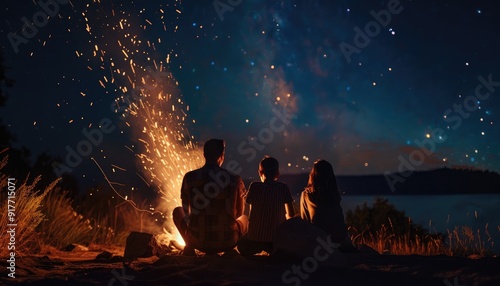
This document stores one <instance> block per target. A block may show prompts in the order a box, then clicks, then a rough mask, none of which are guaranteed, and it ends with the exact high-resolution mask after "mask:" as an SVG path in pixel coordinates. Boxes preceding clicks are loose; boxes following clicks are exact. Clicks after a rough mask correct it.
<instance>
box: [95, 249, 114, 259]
mask: <svg viewBox="0 0 500 286" xmlns="http://www.w3.org/2000/svg"><path fill="white" fill-rule="evenodd" d="M111 257H113V254H112V253H111V252H109V251H103V252H101V253H99V254H98V255H97V256H96V257H95V260H110V259H111Z"/></svg>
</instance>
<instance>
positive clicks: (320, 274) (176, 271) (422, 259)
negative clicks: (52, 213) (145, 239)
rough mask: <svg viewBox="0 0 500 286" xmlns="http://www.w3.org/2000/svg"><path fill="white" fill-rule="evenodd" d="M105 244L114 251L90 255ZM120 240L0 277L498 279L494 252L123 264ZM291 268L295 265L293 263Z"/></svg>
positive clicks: (122, 282)
mask: <svg viewBox="0 0 500 286" xmlns="http://www.w3.org/2000/svg"><path fill="white" fill-rule="evenodd" d="M102 250H107V251H109V252H111V253H112V254H113V255H114V257H112V258H111V259H100V260H96V259H95V258H96V256H97V255H98V254H99V253H101V252H102ZM122 255H123V248H119V247H115V248H113V247H108V248H102V249H95V250H89V251H76V252H62V251H56V250H53V251H49V252H47V253H46V254H45V255H34V256H28V257H26V256H25V257H19V258H18V259H17V261H16V275H15V276H16V278H14V279H13V278H10V277H8V276H7V273H8V272H6V271H5V269H6V267H7V263H6V261H5V259H2V262H1V263H0V264H1V265H2V271H0V272H1V273H2V274H1V277H0V284H1V285H115V286H128V285H398V286H400V285H440V286H472V285H492V286H493V285H495V286H498V285H500V258H482V259H469V258H460V257H448V256H430V257H426V256H416V255H411V256H395V255H377V254H347V253H334V254H332V255H331V256H330V257H329V258H328V259H327V260H325V261H322V262H313V261H312V259H307V258H306V259H292V260H290V259H275V258H273V257H269V256H256V257H254V258H251V259H248V258H244V257H242V256H240V255H238V254H232V255H226V256H219V255H211V256H203V257H186V256H181V255H179V254H178V253H173V254H171V255H167V256H163V257H161V258H158V257H156V256H153V257H150V258H140V259H137V260H135V261H134V262H132V263H130V265H128V266H126V265H124V263H123V260H122ZM297 269H298V270H297Z"/></svg>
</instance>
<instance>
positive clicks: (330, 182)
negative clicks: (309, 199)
mask: <svg viewBox="0 0 500 286" xmlns="http://www.w3.org/2000/svg"><path fill="white" fill-rule="evenodd" d="M306 190H308V191H309V192H312V193H315V194H317V195H319V196H320V197H322V198H324V199H326V200H330V199H332V200H335V201H337V202H339V201H340V194H339V191H338V187H337V179H336V178H335V173H334V172H333V166H332V164H330V163H329V162H328V161H325V160H318V161H316V162H314V165H313V168H312V170H311V173H310V174H309V181H308V182H307V187H306Z"/></svg>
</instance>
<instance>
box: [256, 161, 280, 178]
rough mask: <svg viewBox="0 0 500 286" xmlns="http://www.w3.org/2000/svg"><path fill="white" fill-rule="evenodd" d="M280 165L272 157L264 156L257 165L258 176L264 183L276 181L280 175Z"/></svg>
mask: <svg viewBox="0 0 500 286" xmlns="http://www.w3.org/2000/svg"><path fill="white" fill-rule="evenodd" d="M279 169H280V164H279V162H278V160H276V159H275V158H273V157H270V156H265V157H264V159H262V161H260V164H259V175H260V179H261V180H262V181H264V180H265V179H268V180H276V179H278V177H279V175H280V171H279Z"/></svg>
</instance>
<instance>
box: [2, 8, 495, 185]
mask: <svg viewBox="0 0 500 286" xmlns="http://www.w3.org/2000/svg"><path fill="white" fill-rule="evenodd" d="M60 2H62V3H64V2H65V1H63V0H60ZM493 2H494V1H489V0H488V1H486V0H485V1H470V0H469V1H464V0H458V1H438V0H434V1H424V0H422V1H416V0H414V1H409V0H401V1H400V2H398V1H345V0H344V1H326V0H324V1H309V0H303V1H298V0H297V1H263V0H242V1H224V0H221V1H212V0H210V1H168V0H162V1H116V0H113V1H111V0H110V1H106V0H101V1H90V0H86V1H69V3H67V4H58V7H57V10H58V11H57V12H58V14H57V15H55V16H54V17H51V18H50V19H49V20H48V21H47V23H46V24H45V25H42V27H40V28H39V29H38V31H37V32H36V34H35V35H32V36H33V37H32V38H30V39H28V38H26V41H25V42H17V46H16V48H17V49H18V52H17V53H16V51H15V49H14V47H13V45H12V44H11V41H12V37H13V36H12V35H13V34H9V33H17V35H18V36H19V37H20V36H22V32H23V31H22V26H23V24H24V23H23V22H22V20H21V17H23V16H25V17H27V18H28V19H30V20H32V19H33V15H34V14H35V13H36V12H37V11H41V10H42V8H41V7H40V6H38V5H36V3H35V1H24V0H23V1H14V0H7V1H3V2H2V3H3V5H2V6H3V7H2V9H1V11H0V13H1V15H0V19H1V20H0V23H1V24H0V34H1V46H2V49H3V52H4V57H5V64H6V65H7V66H8V67H9V69H8V70H7V75H8V76H9V77H10V78H13V79H14V80H15V81H16V83H15V85H14V87H13V88H10V89H7V92H8V94H9V99H8V102H7V104H6V106H5V107H3V108H1V109H0V111H1V119H2V122H3V123H4V124H7V125H8V127H9V130H10V131H11V132H13V133H15V134H16V135H17V137H18V141H17V143H16V146H21V145H23V146H26V147H27V148H29V149H30V150H32V152H33V154H34V155H36V154H39V153H40V152H42V151H47V152H48V153H49V154H52V155H54V156H59V157H61V158H63V159H62V161H61V162H60V163H64V157H65V156H66V155H67V153H68V152H67V149H65V148H66V146H70V147H72V148H76V147H77V146H78V144H79V142H80V141H81V140H84V139H86V137H85V136H84V134H82V130H83V129H84V128H86V129H87V130H93V129H96V128H98V126H99V124H100V122H101V124H102V120H103V119H106V120H105V122H104V125H105V126H104V127H105V129H106V126H107V130H108V131H109V133H106V134H104V135H103V138H102V142H101V143H99V144H97V145H98V146H93V147H92V151H91V152H90V155H87V156H82V157H83V158H82V163H81V164H78V166H76V167H74V168H72V172H73V174H75V175H77V177H78V178H79V179H81V180H83V181H85V180H87V181H91V182H94V181H98V180H100V179H102V175H101V173H100V171H99V169H98V167H97V165H96V163H95V162H94V161H92V160H91V159H90V158H91V157H92V158H94V159H95V161H96V162H98V163H99V164H100V166H101V167H102V168H103V170H104V172H105V173H108V174H111V173H113V170H114V171H115V172H117V173H119V174H121V175H118V177H116V178H114V179H115V180H117V181H120V182H124V181H126V177H138V176H139V175H140V176H144V175H142V173H141V164H140V163H138V164H137V160H136V159H137V156H136V155H137V154H139V153H140V152H142V151H141V150H140V149H141V142H140V140H139V138H140V136H139V135H137V134H140V130H142V129H143V128H144V126H142V125H141V123H140V121H138V120H133V118H134V112H131V113H129V111H127V110H124V109H123V108H122V109H120V108H118V109H120V110H118V112H117V110H116V109H117V108H115V110H114V111H113V108H111V107H112V106H115V107H116V106H123V102H125V101H126V102H135V103H137V99H138V98H140V97H141V96H140V95H137V96H132V94H134V91H137V90H140V88H138V87H137V86H141V84H142V86H145V85H148V83H149V84H150V86H154V88H155V90H154V92H156V93H158V92H160V91H163V93H162V94H164V95H165V94H167V95H168V96H167V97H165V98H163V99H162V100H161V102H160V103H157V104H156V105H155V106H156V107H157V109H156V110H159V109H161V110H162V112H163V113H162V114H163V117H162V118H164V121H168V122H163V121H161V120H160V122H159V123H160V125H162V126H167V127H168V128H167V129H168V130H169V131H167V132H170V131H172V132H173V133H169V134H173V135H172V136H174V137H176V136H177V137H179V136H180V134H182V135H183V136H184V137H183V138H182V140H181V141H179V142H184V143H183V144H185V143H186V142H189V141H191V142H193V143H194V144H199V145H201V144H203V142H204V141H206V140H208V139H210V138H212V137H215V138H222V139H225V140H226V143H227V150H226V162H232V164H233V166H232V169H237V170H238V173H239V174H240V175H241V176H242V177H249V176H255V175H256V173H257V164H258V162H259V160H260V159H261V158H262V157H263V156H264V155H266V154H268V155H272V156H274V157H276V158H277V159H278V160H279V161H280V163H281V172H282V173H291V172H304V171H309V170H310V167H311V166H312V164H313V162H314V161H315V160H316V159H319V158H323V159H326V160H328V161H330V162H332V163H333V165H334V169H335V171H336V173H337V174H355V175H360V174H381V173H384V172H386V171H390V172H392V171H397V170H398V166H399V168H400V169H401V167H400V165H401V160H405V161H406V162H410V164H411V165H412V167H414V168H415V169H417V170H427V169H434V168H439V167H444V166H447V167H469V168H478V169H488V170H492V171H496V172H499V171H500V146H499V141H500V140H499V139H500V131H499V129H498V128H497V127H496V125H497V124H500V118H499V113H498V112H499V108H500V69H499V64H500V54H499V53H498V51H500V38H499V37H498V29H499V28H500V21H499V18H498V15H497V13H498V6H497V4H494V3H493ZM21 3H23V4H21ZM398 3H399V4H398ZM214 5H215V6H217V8H216V7H215V6H214ZM231 5H232V6H231ZM388 5H389V6H388ZM50 9H53V10H55V9H54V7H53V6H52V7H50ZM217 9H219V11H217ZM382 10H383V11H382ZM371 11H373V12H371ZM380 11H382V12H380ZM390 11H392V12H393V13H391V12H390ZM218 12H219V13H218ZM373 14H377V15H382V16H380V17H382V18H379V20H380V19H382V21H383V20H384V19H385V21H386V22H385V23H382V24H385V25H380V24H378V23H376V22H372V21H376V20H375V18H374V16H373ZM387 15H390V19H388V18H387V17H385V18H384V16H387ZM42 20H43V19H38V21H42ZM370 23H371V24H370ZM367 27H368V31H366V30H365V28H367ZM377 27H378V28H377ZM370 29H371V30H370ZM359 30H362V31H363V33H364V34H367V33H368V34H370V35H371V36H367V35H364V36H360V35H359V32H358V31H359ZM24 32H25V33H27V32H28V31H27V30H25V31H24ZM31 32H33V31H31ZM9 35H10V36H9ZM19 37H18V38H16V39H17V41H20V40H19ZM346 47H350V49H351V50H347V51H351V54H348V52H346ZM159 70H161V72H162V75H167V74H168V76H169V78H167V77H166V76H165V77H161V78H163V80H158V77H156V78H155V76H154V72H152V71H157V72H158V71H159ZM485 82H486V83H488V82H489V84H486V85H485ZM497 82H498V83H497ZM478 86H479V87H478ZM143 89H144V88H143ZM495 89H497V90H495ZM476 90H479V93H477V91H476ZM156 93H155V94H156ZM478 94H479V95H478ZM486 94H488V95H486ZM478 97H479V98H478ZM124 98H125V99H127V100H128V101H127V100H125V99H124ZM142 98H143V100H146V97H142ZM149 98H151V97H149ZM120 104H121V105H120ZM464 104H465V107H464V106H463V105H464ZM461 106H462V107H461ZM138 108H139V109H141V107H138ZM132 110H133V108H132ZM120 116H122V117H124V116H125V117H126V118H125V119H121V117H120ZM111 127H114V128H111ZM111 129H112V130H111ZM189 136H191V137H189ZM180 137H182V136H180ZM419 142H424V143H425V142H427V145H424V146H426V147H427V148H428V149H430V150H428V149H422V148H420V147H419ZM429 142H433V143H432V144H429ZM424 143H423V144H424ZM412 154H413V155H412ZM421 154H424V155H423V157H422V156H420V155H421ZM254 155H255V156H254ZM412 156H413V157H412ZM153 160H154V158H153ZM412 160H413V161H412ZM200 162H202V160H200ZM411 162H413V163H411ZM235 166H236V167H235ZM134 168H135V170H134ZM123 174H126V176H124V175H123ZM144 177H145V176H144Z"/></svg>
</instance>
